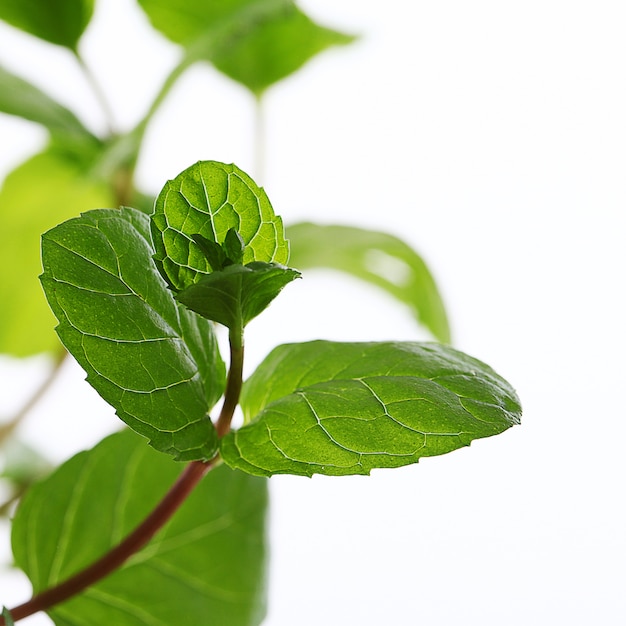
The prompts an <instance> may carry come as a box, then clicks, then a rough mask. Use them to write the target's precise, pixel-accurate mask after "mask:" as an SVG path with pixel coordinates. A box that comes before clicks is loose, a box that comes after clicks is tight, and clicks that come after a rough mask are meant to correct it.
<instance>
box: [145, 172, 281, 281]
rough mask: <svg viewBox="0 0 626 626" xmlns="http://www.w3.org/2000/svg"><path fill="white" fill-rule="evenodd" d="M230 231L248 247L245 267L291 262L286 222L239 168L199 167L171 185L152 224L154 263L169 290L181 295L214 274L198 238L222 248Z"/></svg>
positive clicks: (160, 201)
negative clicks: (239, 237)
mask: <svg viewBox="0 0 626 626" xmlns="http://www.w3.org/2000/svg"><path fill="white" fill-rule="evenodd" d="M231 229H235V230H236V231H237V232H238V233H239V235H240V236H241V239H242V241H243V243H244V251H243V258H242V262H243V263H246V264H247V263H250V262H252V261H263V262H265V263H286V262H287V259H288V258H289V244H288V243H287V241H286V239H285V235H284V230H283V223H282V220H281V219H280V217H278V216H277V215H275V214H274V209H272V205H271V204H270V201H269V199H268V197H267V195H266V194H265V191H264V190H263V189H262V188H260V187H258V186H257V185H256V184H255V182H254V181H253V180H252V179H251V178H250V177H249V176H248V175H247V174H245V173H244V172H242V171H241V170H240V169H239V168H238V167H237V166H235V165H226V164H224V163H218V162H216V161H200V162H199V163H196V164H195V165H192V166H191V167H189V168H188V169H186V170H185V171H183V172H182V173H181V174H179V175H178V176H177V177H176V178H174V179H173V180H170V181H169V182H168V183H167V184H166V185H165V187H164V188H163V190H162V191H161V193H160V194H159V196H158V198H157V201H156V204H155V212H154V214H153V216H152V223H151V230H152V239H153V241H154V247H155V250H156V254H155V257H154V258H155V262H156V264H157V267H158V268H159V271H160V272H161V274H162V275H163V277H164V278H165V280H166V281H167V282H168V284H169V285H170V287H172V288H173V289H174V290H176V291H181V290H183V289H186V288H187V287H189V286H191V285H193V284H194V283H197V282H198V281H199V280H200V279H201V278H202V277H203V276H206V275H207V274H210V273H211V271H213V268H212V267H211V262H210V261H209V259H207V256H206V254H205V249H206V247H205V246H204V249H203V246H202V245H201V244H199V243H198V241H199V238H198V235H200V236H201V237H204V238H205V239H206V240H208V241H213V242H215V243H218V244H223V243H224V240H225V238H226V234H227V233H228V231H229V230H231ZM200 241H201V240H200Z"/></svg>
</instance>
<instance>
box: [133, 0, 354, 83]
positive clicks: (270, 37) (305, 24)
mask: <svg viewBox="0 0 626 626" xmlns="http://www.w3.org/2000/svg"><path fill="white" fill-rule="evenodd" d="M139 4H140V5H141V6H142V8H143V9H144V11H145V12H146V13H147V15H148V17H149V18H150V21H151V22H152V24H153V26H154V27H155V28H157V29H158V30H160V31H161V32H162V33H164V34H165V35H166V36H167V37H168V38H169V39H171V40H172V41H174V42H176V43H179V44H182V45H183V46H185V47H186V48H187V52H188V56H189V58H190V59H191V60H194V61H195V60H199V59H204V60H207V61H210V62H212V63H214V64H215V66H216V67H217V68H218V69H220V70H221V71H222V72H224V73H225V74H227V75H228V76H230V77H231V78H233V79H234V80H236V81H238V82H240V83H242V84H243V85H245V86H246V87H247V88H248V89H250V90H251V91H252V92H253V93H255V94H257V95H260V94H261V93H262V92H263V91H264V90H265V89H266V88H267V87H269V86H270V85H272V84H273V83H275V82H277V81H279V80H281V79H282V78H284V77H286V76H288V75H289V74H291V73H293V72H295V71H296V70H297V69H299V68H300V67H301V66H302V65H303V64H304V63H306V62H307V61H308V60H309V59H310V58H311V57H313V56H315V55H316V54H317V53H319V52H321V51H323V50H325V49H326V48H328V47H329V46H332V45H337V44H346V43H350V42H351V41H353V39H354V38H353V37H350V36H348V35H344V34H342V33H339V32H337V31H334V30H331V29H329V28H325V27H323V26H319V25H318V24H316V23H314V22H313V21H312V20H311V19H309V18H308V17H307V16H306V15H304V14H303V13H302V12H301V11H300V10H299V9H298V8H297V7H296V6H295V4H294V3H293V2H292V0H223V1H222V2H204V1H203V0H184V1H183V2H178V3H176V5H173V4H172V3H171V2H168V1H166V0H139Z"/></svg>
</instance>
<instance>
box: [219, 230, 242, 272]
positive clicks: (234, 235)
mask: <svg viewBox="0 0 626 626" xmlns="http://www.w3.org/2000/svg"><path fill="white" fill-rule="evenodd" d="M223 246H224V254H225V255H226V258H227V259H228V262H229V263H228V264H229V265H232V264H237V263H239V264H241V263H243V251H244V249H245V244H244V242H243V238H242V236H241V235H240V234H239V233H238V232H237V231H236V230H235V229H234V228H231V229H230V230H229V231H228V232H227V233H226V237H224V244H223Z"/></svg>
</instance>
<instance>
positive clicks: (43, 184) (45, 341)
mask: <svg viewBox="0 0 626 626" xmlns="http://www.w3.org/2000/svg"><path fill="white" fill-rule="evenodd" d="M112 203H113V198H112V195H111V191H110V189H109V188H108V187H107V186H106V185H104V184H103V183H101V182H99V181H97V180H93V179H91V178H88V177H86V176H85V174H84V172H83V169H82V167H81V165H80V164H78V163H75V162H74V161H72V160H71V159H69V158H68V157H67V156H65V155H62V154H60V153H59V152H55V151H53V150H47V151H45V152H43V153H41V154H38V155H36V156H35V157H33V158H31V159H30V160H28V161H26V162H25V163H23V164H22V165H20V166H19V167H18V168H17V169H15V170H14V171H13V172H11V173H10V174H9V175H8V176H7V178H6V180H5V181H4V185H3V187H2V189H1V190H0V224H1V225H2V226H1V228H0V276H1V280H0V302H2V306H0V352H4V353H9V354H12V355H14V356H28V355H31V354H36V353H38V352H46V351H51V350H58V349H59V347H60V346H59V342H58V339H57V337H56V335H55V333H54V317H53V315H52V314H51V312H50V308H49V307H48V305H47V303H46V299H45V297H44V295H43V293H42V291H41V286H40V285H39V281H38V280H37V276H38V274H39V273H40V271H41V261H40V250H39V247H40V238H41V233H43V232H44V231H46V230H48V229H49V228H52V227H53V226H54V225H55V224H58V223H59V222H61V221H63V220H66V219H68V218H70V217H74V216H76V215H78V214H79V213H80V212H81V211H84V210H85V209H89V208H92V207H98V206H107V205H111V204H112Z"/></svg>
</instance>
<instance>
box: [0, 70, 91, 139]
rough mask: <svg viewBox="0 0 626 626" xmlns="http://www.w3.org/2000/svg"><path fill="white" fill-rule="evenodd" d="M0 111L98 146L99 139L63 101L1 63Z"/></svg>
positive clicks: (53, 133)
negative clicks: (59, 100) (60, 101)
mask: <svg viewBox="0 0 626 626" xmlns="http://www.w3.org/2000/svg"><path fill="white" fill-rule="evenodd" d="M0 112H1V113H8V114H9V115H16V116H19V117H23V118H24V119H27V120H30V121H31V122H37V123H38V124H42V125H43V126H45V127H46V128H47V129H48V130H49V131H50V133H51V134H52V135H53V136H54V137H55V138H58V139H59V140H60V141H63V142H65V143H68V144H70V145H73V144H77V143H78V144H83V143H85V144H88V145H93V146H97V145H98V139H97V138H96V137H94V135H93V134H92V133H91V132H89V131H88V130H87V129H86V128H85V127H84V126H83V124H82V123H81V122H80V121H79V120H78V118H77V117H76V116H75V115H74V114H73V113H72V112H71V111H70V110H69V109H66V108H65V107H64V106H63V105H61V104H59V103H58V102H57V101H56V100H54V99H52V98H51V97H50V96H48V95H47V94H45V93H44V92H43V91H41V90H40V89H39V88H37V87H35V86H34V85H32V84H31V83H29V82H27V81H25V80H24V79H23V78H20V77H19V76H16V75H15V74H12V73H11V72H9V71H8V70H6V69H5V68H3V67H2V66H0Z"/></svg>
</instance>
